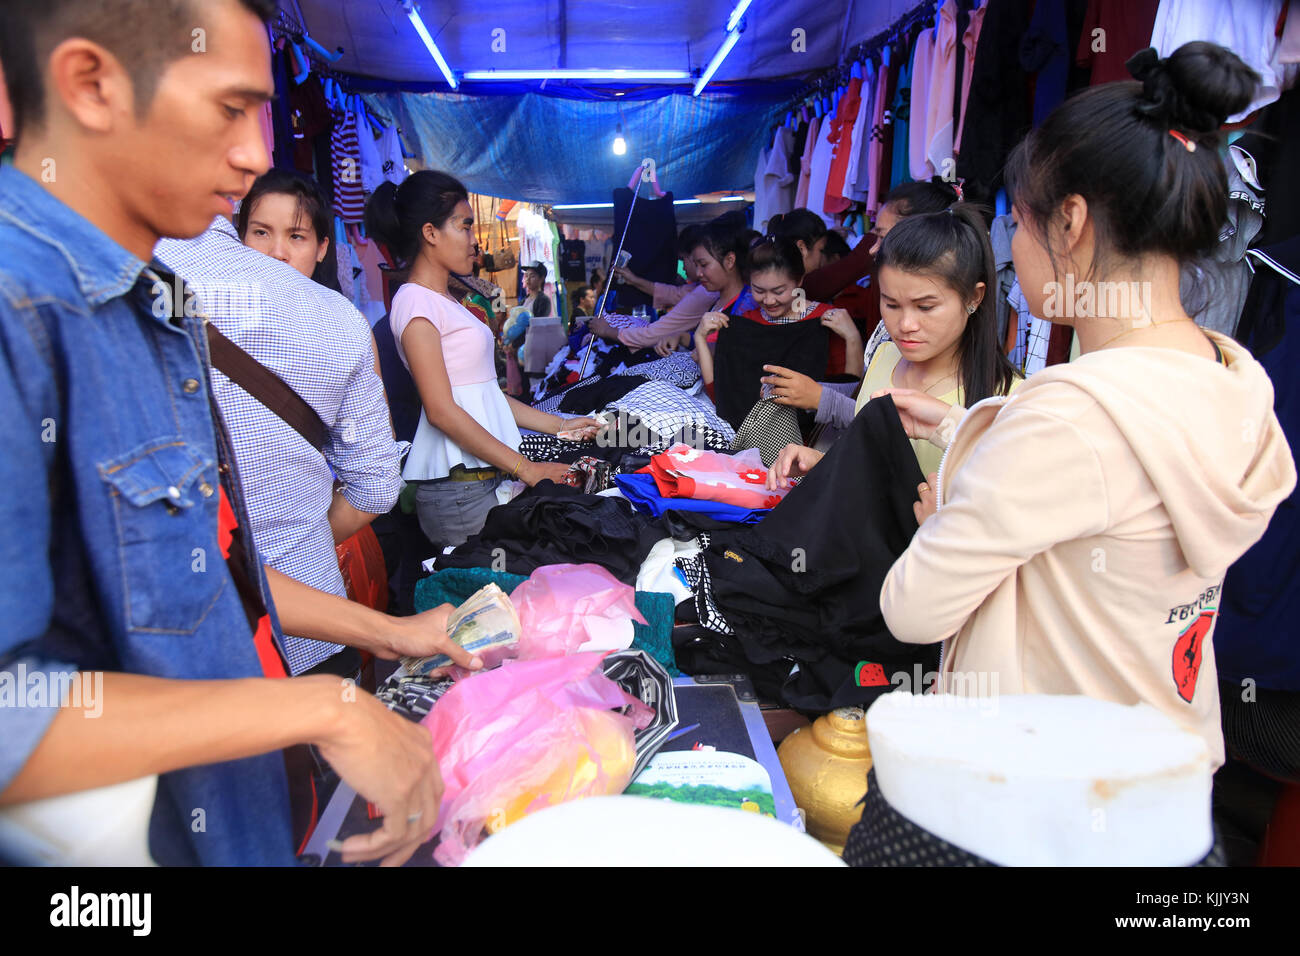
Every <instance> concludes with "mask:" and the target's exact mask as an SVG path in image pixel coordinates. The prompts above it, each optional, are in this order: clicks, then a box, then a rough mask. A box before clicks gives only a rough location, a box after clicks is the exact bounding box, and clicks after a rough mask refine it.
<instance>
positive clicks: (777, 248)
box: [749, 236, 804, 285]
mask: <svg viewBox="0 0 1300 956" xmlns="http://www.w3.org/2000/svg"><path fill="white" fill-rule="evenodd" d="M760 272H784V273H785V274H786V275H788V276H789V277H790V278H791V279H792V280H794V282H795V284H796V285H797V284H798V283H799V282H801V281H802V280H803V275H804V272H803V253H801V252H800V251H799V247H798V246H797V245H795V241H794V239H791V238H788V237H780V238H778V237H776V236H768V237H767V238H766V239H761V240H759V241H758V243H756V244H755V245H754V247H753V248H752V249H750V250H749V274H750V276H753V275H755V274H757V273H760Z"/></svg>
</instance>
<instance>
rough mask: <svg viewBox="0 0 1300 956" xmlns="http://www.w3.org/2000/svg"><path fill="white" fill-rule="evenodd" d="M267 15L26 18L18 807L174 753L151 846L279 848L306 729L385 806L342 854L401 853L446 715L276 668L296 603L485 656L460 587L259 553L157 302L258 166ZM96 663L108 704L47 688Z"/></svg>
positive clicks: (210, 1) (1, 370)
mask: <svg viewBox="0 0 1300 956" xmlns="http://www.w3.org/2000/svg"><path fill="white" fill-rule="evenodd" d="M146 7H148V9H147V10H146V9H145V8H146ZM273 12H274V4H273V3H272V2H270V0H189V2H188V3H180V4H167V5H157V4H147V5H146V4H143V3H140V2H138V0H99V2H97V3H94V4H89V3H84V2H80V0H42V2H41V3H39V4H35V3H34V4H20V5H17V6H16V7H15V8H13V9H12V10H11V12H10V13H9V14H8V15H7V16H8V19H7V21H6V24H5V30H4V33H3V36H2V37H0V60H3V63H4V67H5V79H6V83H7V86H8V89H9V92H10V97H11V100H12V105H13V109H14V114H15V126H16V130H17V134H18V146H17V152H16V156H15V163H14V167H13V168H8V167H6V168H4V169H0V410H3V414H0V449H3V451H2V452H0V528H3V534H0V686H3V685H7V686H8V687H9V689H10V693H9V694H8V695H7V696H6V695H4V694H0V805H13V804H19V803H25V802H27V801H32V800H37V799H41V798H46V797H52V796H56V795H59V794H64V793H71V792H75V791H80V790H86V789H90V788H95V787H102V786H105V785H108V784H113V783H118V782H121V781H126V780H132V779H136V778H139V777H144V776H149V775H152V774H159V775H160V777H159V785H158V795H157V798H156V801H155V805H154V808H153V814H152V817H151V821H150V851H151V853H152V855H153V857H154V858H155V859H156V860H157V861H158V862H161V863H205V864H288V863H292V862H293V861H294V859H295V850H297V848H298V840H299V838H300V837H301V836H302V834H301V833H297V834H295V833H294V832H293V830H294V828H293V826H292V825H291V808H290V805H289V803H290V801H289V789H288V786H287V779H288V778H287V774H286V770H285V766H286V764H285V760H284V759H283V758H282V755H281V753H280V752H279V751H280V750H281V748H286V747H290V746H291V745H294V744H314V745H315V746H316V747H317V749H318V751H319V753H320V754H321V755H322V756H323V757H324V758H325V759H326V760H327V761H329V762H330V763H331V764H332V765H333V767H334V768H335V769H336V770H337V771H338V772H339V774H340V775H341V776H342V777H343V779H345V780H346V781H348V782H349V783H350V784H352V785H353V786H354V787H355V788H356V789H357V790H358V791H359V792H360V793H361V794H362V795H364V796H365V797H367V798H368V799H370V800H371V801H373V802H375V803H376V804H378V806H379V807H380V809H381V811H383V812H384V814H385V820H384V825H383V827H382V829H380V830H376V831H375V832H373V833H371V834H365V835H360V836H357V837H353V838H351V839H350V840H349V841H347V842H346V843H345V844H344V858H345V859H357V860H359V859H376V858H384V859H385V860H386V861H387V862H389V863H401V862H403V861H405V860H406V859H407V858H409V856H410V855H411V853H413V852H414V850H415V849H416V848H417V847H418V845H419V844H420V843H421V842H422V841H423V839H424V838H425V837H426V836H427V834H428V832H429V830H430V828H431V827H432V825H433V823H434V819H435V818H436V816H437V812H438V809H437V807H438V798H439V795H440V794H441V789H442V787H441V781H440V778H439V777H438V771H437V765H436V762H435V761H434V759H433V755H432V752H431V748H430V740H429V735H428V732H427V731H426V730H424V729H423V728H422V727H420V726H419V725H416V724H411V723H408V722H406V721H404V720H403V719H401V718H400V717H397V716H395V715H393V714H391V713H389V712H388V711H387V710H386V709H384V707H383V706H382V705H380V704H379V703H378V702H376V701H375V700H374V699H373V698H370V697H369V696H368V695H365V694H356V693H355V692H351V691H350V688H347V687H345V688H342V689H341V688H340V686H339V684H340V682H339V680H338V679H337V678H333V677H328V676H320V677H308V678H292V679H281V680H266V679H263V678H265V677H268V676H278V675H280V674H283V672H284V668H283V658H282V654H281V647H280V642H281V632H280V625H281V624H283V626H284V628H285V629H287V630H290V632H291V633H297V634H304V635H308V636H311V637H314V638H317V639H320V640H330V641H335V642H338V643H345V644H350V645H352V646H355V647H359V648H362V649H368V650H371V651H374V652H375V653H377V654H379V655H381V656H384V657H393V656H396V655H398V654H402V653H432V652H433V651H434V650H446V651H448V652H450V653H452V654H453V656H454V657H456V658H457V659H458V660H461V661H464V662H465V663H467V664H472V663H473V662H471V661H470V660H469V655H467V654H465V653H464V652H463V651H461V650H460V649H459V648H454V647H452V646H451V645H450V642H449V641H448V640H447V638H446V634H445V631H444V630H443V628H442V625H443V624H445V620H446V617H445V615H446V610H445V609H444V610H442V611H441V612H429V613H428V614H427V615H422V616H419V617H416V618H407V619H396V618H388V617H386V616H384V615H379V614H375V613H374V612H372V611H369V610H368V609H366V608H364V607H362V606H360V605H357V604H353V603H351V602H348V601H346V600H344V599H342V598H339V597H336V596H334V595H327V594H323V593H321V592H318V591H314V590H313V589H311V588H309V587H307V586H306V585H303V584H299V583H298V582H295V581H292V580H291V579H289V578H287V577H284V576H283V575H279V574H277V573H275V572H274V571H271V570H269V569H266V570H265V571H263V569H262V567H261V566H260V561H258V559H257V556H256V552H255V550H254V549H253V547H252V544H251V538H250V537H249V536H248V535H247V534H246V533H245V530H246V528H247V524H248V520H247V515H246V512H245V509H244V504H243V501H242V498H241V495H240V491H239V487H240V486H239V482H238V480H237V476H236V475H235V473H234V459H233V456H232V455H231V452H230V445H229V441H228V439H227V437H226V435H225V432H224V429H223V427H222V425H221V423H220V421H219V420H218V419H217V416H216V414H215V405H214V403H213V401H212V398H211V395H210V392H209V389H208V384H207V382H208V374H207V362H208V356H207V347H206V340H205V338H204V335H203V329H202V321H201V319H199V318H196V317H194V316H192V315H188V316H187V315H186V314H185V310H184V309H183V308H181V309H177V308H175V307H174V306H175V303H174V302H173V303H172V306H173V307H171V308H168V307H166V303H167V302H169V301H171V297H169V296H168V295H166V294H164V293H163V291H162V290H163V289H165V288H167V287H168V286H171V287H172V288H175V287H176V280H175V278H174V277H173V276H171V275H170V274H168V273H167V272H166V271H165V270H164V269H163V267H162V266H161V265H159V264H158V263H157V262H151V259H152V250H153V247H154V244H155V243H156V241H157V240H158V238H159V237H161V236H177V237H189V236H193V235H196V234H198V233H199V232H200V231H202V230H203V229H204V228H205V227H206V226H207V224H208V223H209V222H210V221H211V220H212V217H213V216H214V215H215V214H217V213H221V212H229V210H230V209H231V207H232V204H233V198H234V197H238V196H240V195H242V194H243V193H244V192H245V191H246V190H247V189H248V187H249V185H250V184H251V182H252V180H253V179H254V178H255V177H256V176H257V175H258V174H259V173H261V172H262V171H264V170H265V169H266V168H267V156H266V149H265V145H264V142H263V140H262V136H261V131H260V127H259V121H258V115H257V114H258V111H259V110H260V109H261V107H262V105H263V103H265V102H266V101H267V100H268V99H269V98H270V96H271V95H272V83H271V70H270V52H269V46H268V42H267V35H266V30H265V26H264V21H265V20H266V19H267V18H268V17H269V16H270V15H272V13H273ZM160 303H161V304H162V306H161V307H160ZM227 555H229V556H230V560H229V562H227V560H226V556H227ZM89 672H104V673H103V683H102V701H101V704H100V705H99V706H96V708H95V710H96V711H98V713H94V712H92V711H91V710H90V709H89V708H88V707H87V706H83V705H84V704H85V702H84V701H80V700H79V698H77V697H75V696H74V695H71V694H68V695H65V696H66V699H65V700H64V701H63V703H64V706H59V703H60V701H59V700H58V699H54V700H52V701H51V700H49V699H42V695H41V694H40V693H38V692H37V691H38V690H39V689H41V688H47V687H53V686H67V685H66V681H67V680H68V677H69V675H72V676H73V677H74V678H75V676H76V675H77V674H78V673H80V674H81V675H83V676H84V675H85V674H87V673H89ZM59 680H63V681H64V682H65V683H64V684H63V685H60V684H59V683H58V682H59ZM15 688H16V690H17V693H16V694H15V693H13V691H14V690H15ZM45 697H46V698H48V697H49V695H48V694H46V695H45ZM88 717H89V718H94V719H86V718H88ZM200 821H202V822H201V825H200ZM4 850H5V848H4V847H0V856H3V855H4Z"/></svg>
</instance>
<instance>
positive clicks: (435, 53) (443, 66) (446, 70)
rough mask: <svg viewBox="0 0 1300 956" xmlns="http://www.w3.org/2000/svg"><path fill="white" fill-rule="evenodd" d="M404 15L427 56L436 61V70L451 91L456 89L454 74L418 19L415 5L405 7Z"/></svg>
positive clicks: (456, 81) (426, 28) (422, 22)
mask: <svg viewBox="0 0 1300 956" xmlns="http://www.w3.org/2000/svg"><path fill="white" fill-rule="evenodd" d="M406 15H407V17H408V18H410V21H411V26H413V27H415V32H416V33H418V34H420V39H421V40H423V41H424V45H425V46H426V47H428V48H429V55H430V56H432V57H433V58H434V60H436V61H437V63H438V69H440V70H442V75H443V76H445V77H446V78H447V83H448V84H449V85H450V86H451V88H452V89H453V90H454V89H456V87H458V86H459V85H460V83H459V81H458V80H457V79H456V74H455V73H453V72H451V67H449V66H448V65H447V61H446V60H444V59H443V58H442V51H441V50H439V49H438V44H436V43H434V42H433V37H431V36H430V35H429V29H428V27H426V26H425V25H424V21H423V20H422V19H420V11H419V10H417V9H415V5H414V4H412V5H411V6H409V7H407V9H406Z"/></svg>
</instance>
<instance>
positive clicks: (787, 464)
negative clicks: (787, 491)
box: [767, 445, 826, 491]
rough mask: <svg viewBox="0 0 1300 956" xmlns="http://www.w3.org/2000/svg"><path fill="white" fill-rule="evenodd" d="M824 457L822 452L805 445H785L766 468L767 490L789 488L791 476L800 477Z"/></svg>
mask: <svg viewBox="0 0 1300 956" xmlns="http://www.w3.org/2000/svg"><path fill="white" fill-rule="evenodd" d="M824 457H826V456H825V455H824V454H823V453H822V452H819V451H817V450H816V449H813V448H809V447H808V446H806V445H786V446H785V447H784V448H782V449H781V454H779V455H777V456H776V461H775V462H773V463H772V467H771V468H769V469H768V470H767V490H768V491H776V490H778V489H780V488H789V487H790V479H791V478H802V477H803V476H804V475H806V474H808V472H810V471H812V469H813V467H814V466H815V465H816V464H817V462H819V461H821V460H822V459H823V458H824Z"/></svg>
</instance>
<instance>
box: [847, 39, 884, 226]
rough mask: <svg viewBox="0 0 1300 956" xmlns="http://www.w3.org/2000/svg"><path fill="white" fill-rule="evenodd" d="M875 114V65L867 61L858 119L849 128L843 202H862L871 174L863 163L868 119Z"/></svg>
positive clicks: (867, 148)
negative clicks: (845, 200) (850, 139)
mask: <svg viewBox="0 0 1300 956" xmlns="http://www.w3.org/2000/svg"><path fill="white" fill-rule="evenodd" d="M875 110H876V64H875V61H873V60H868V61H867V62H866V64H865V66H864V67H863V72H862V90H861V93H860V95H859V97H858V118H857V120H855V121H854V124H853V149H852V153H851V154H850V156H849V167H848V169H847V170H846V171H845V173H844V198H845V199H848V200H850V201H851V202H855V203H859V202H863V201H865V200H866V198H867V184H868V182H869V180H870V177H871V175H872V173H871V172H870V167H869V165H868V161H867V154H868V152H870V150H871V132H872V119H873V117H874V116H875Z"/></svg>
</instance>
